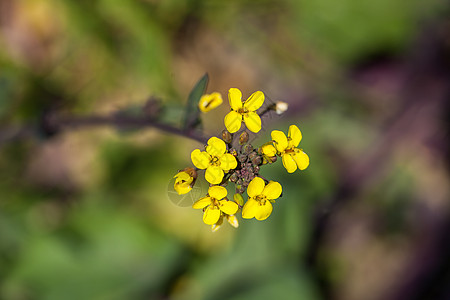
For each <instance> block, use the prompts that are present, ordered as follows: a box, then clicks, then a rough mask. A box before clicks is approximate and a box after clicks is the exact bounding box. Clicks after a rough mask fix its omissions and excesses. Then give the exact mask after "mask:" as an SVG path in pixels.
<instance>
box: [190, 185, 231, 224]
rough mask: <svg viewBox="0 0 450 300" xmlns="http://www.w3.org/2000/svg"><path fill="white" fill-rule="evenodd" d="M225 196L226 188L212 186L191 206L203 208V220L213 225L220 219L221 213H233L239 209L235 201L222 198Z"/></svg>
mask: <svg viewBox="0 0 450 300" xmlns="http://www.w3.org/2000/svg"><path fill="white" fill-rule="evenodd" d="M226 196H227V189H226V188H224V187H222V186H212V187H210V188H209V189H208V196H206V197H203V198H200V199H199V200H197V201H196V202H195V203H194V204H193V205H192V207H193V208H195V209H203V210H204V213H203V222H205V224H208V225H213V224H216V223H217V222H218V221H219V220H220V217H221V214H222V213H224V214H227V215H234V214H235V213H236V212H237V211H238V209H239V206H238V205H237V204H236V202H234V201H230V200H227V199H224V198H225V197H226ZM219 225H220V224H219Z"/></svg>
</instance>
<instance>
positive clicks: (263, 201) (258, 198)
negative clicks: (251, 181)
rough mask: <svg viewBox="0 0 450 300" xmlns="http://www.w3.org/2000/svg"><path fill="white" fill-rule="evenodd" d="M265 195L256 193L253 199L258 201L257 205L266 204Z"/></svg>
mask: <svg viewBox="0 0 450 300" xmlns="http://www.w3.org/2000/svg"><path fill="white" fill-rule="evenodd" d="M266 199H267V198H266V196H264V195H258V196H256V197H255V200H256V201H258V203H259V205H264V204H266Z"/></svg>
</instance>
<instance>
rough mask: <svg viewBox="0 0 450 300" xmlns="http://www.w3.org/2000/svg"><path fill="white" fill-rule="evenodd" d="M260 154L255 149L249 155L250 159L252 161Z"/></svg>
mask: <svg viewBox="0 0 450 300" xmlns="http://www.w3.org/2000/svg"><path fill="white" fill-rule="evenodd" d="M257 156H258V153H256V152H255V151H253V152H252V153H250V154H249V155H248V159H250V161H252V160H253V159H254V158H255V157H257Z"/></svg>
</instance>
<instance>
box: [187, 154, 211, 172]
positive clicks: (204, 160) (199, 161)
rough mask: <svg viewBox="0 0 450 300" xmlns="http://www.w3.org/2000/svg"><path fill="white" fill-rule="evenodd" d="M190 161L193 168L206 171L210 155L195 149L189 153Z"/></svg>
mask: <svg viewBox="0 0 450 300" xmlns="http://www.w3.org/2000/svg"><path fill="white" fill-rule="evenodd" d="M191 160H192V163H193V164H194V166H196V167H197V168H199V169H206V168H207V167H208V166H209V161H210V160H211V155H209V154H208V153H206V152H205V151H200V150H199V149H195V150H194V151H192V153H191Z"/></svg>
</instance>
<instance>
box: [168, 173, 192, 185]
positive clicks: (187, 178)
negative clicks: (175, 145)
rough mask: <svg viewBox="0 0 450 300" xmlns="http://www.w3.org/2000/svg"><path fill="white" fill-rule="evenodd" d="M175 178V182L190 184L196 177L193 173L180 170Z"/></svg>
mask: <svg viewBox="0 0 450 300" xmlns="http://www.w3.org/2000/svg"><path fill="white" fill-rule="evenodd" d="M173 178H176V179H175V183H180V182H187V183H189V184H190V183H191V182H192V181H193V180H194V178H193V177H192V176H191V175H189V174H188V173H186V172H184V171H183V172H179V173H178V174H177V175H175V176H173Z"/></svg>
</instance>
